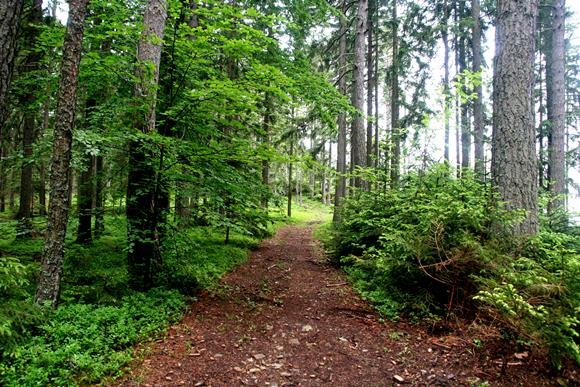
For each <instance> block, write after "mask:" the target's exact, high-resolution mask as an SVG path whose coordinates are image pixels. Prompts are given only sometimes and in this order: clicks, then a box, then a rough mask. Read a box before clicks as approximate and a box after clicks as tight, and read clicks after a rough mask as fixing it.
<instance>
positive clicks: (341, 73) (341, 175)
mask: <svg viewBox="0 0 580 387" xmlns="http://www.w3.org/2000/svg"><path fill="white" fill-rule="evenodd" d="M343 11H344V3H343ZM346 30H347V24H346V20H345V18H344V16H342V15H341V17H340V38H339V43H338V45H339V53H338V77H339V78H338V89H339V91H340V93H341V94H342V95H346ZM346 137H347V133H346V115H345V114H344V113H343V114H340V115H339V116H338V144H337V148H336V174H337V176H336V191H335V193H334V212H333V217H332V220H333V222H335V223H337V222H339V221H340V206H341V204H342V199H343V198H344V197H345V196H346Z"/></svg>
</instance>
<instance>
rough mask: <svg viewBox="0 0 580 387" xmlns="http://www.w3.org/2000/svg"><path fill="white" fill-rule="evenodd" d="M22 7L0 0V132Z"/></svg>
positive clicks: (14, 1) (17, 1) (11, 0)
mask: <svg viewBox="0 0 580 387" xmlns="http://www.w3.org/2000/svg"><path fill="white" fill-rule="evenodd" d="M23 5H24V0H0V131H2V128H3V127H4V121H5V120H6V116H7V114H6V96H7V94H8V89H9V88H10V81H11V80H12V71H13V69H14V58H15V55H16V45H17V36H18V26H19V24H20V15H21V13H22V7H23ZM0 140H1V138H0Z"/></svg>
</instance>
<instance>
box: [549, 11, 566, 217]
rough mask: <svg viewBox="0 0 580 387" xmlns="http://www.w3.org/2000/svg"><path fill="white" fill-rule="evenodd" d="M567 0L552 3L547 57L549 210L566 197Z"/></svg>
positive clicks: (560, 205) (560, 203) (559, 204)
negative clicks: (551, 197)
mask: <svg viewBox="0 0 580 387" xmlns="http://www.w3.org/2000/svg"><path fill="white" fill-rule="evenodd" d="M565 17H566V6H565V0H553V1H552V17H551V25H550V28H549V31H550V34H549V35H551V45H550V48H551V50H550V52H549V54H548V55H547V57H546V60H547V66H546V92H547V96H548V106H547V107H548V120H549V122H550V135H549V136H548V163H549V171H550V176H549V180H550V183H549V188H550V193H551V194H552V195H554V198H553V199H552V201H551V202H550V205H549V209H550V211H553V210H555V209H557V208H559V207H564V205H565V202H566V200H565V195H566V141H565V138H566V72H565V70H566V69H565V62H564V60H565V27H564V24H565ZM549 35H548V36H549Z"/></svg>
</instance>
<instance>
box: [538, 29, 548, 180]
mask: <svg viewBox="0 0 580 387" xmlns="http://www.w3.org/2000/svg"><path fill="white" fill-rule="evenodd" d="M540 28H541V26H538V29H540ZM542 35H543V34H542V33H539V34H538V39H539V45H540V46H541V45H542ZM543 73H544V67H543V66H542V52H541V51H540V52H539V55H538V77H539V78H538V83H539V91H538V94H539V95H538V105H539V106H538V112H539V117H538V120H539V122H538V146H539V149H538V182H539V189H540V190H542V189H544V188H546V187H545V186H544V165H545V162H544V153H545V148H544V135H545V133H544V132H545V130H544V127H545V123H544V110H545V107H544V77H543Z"/></svg>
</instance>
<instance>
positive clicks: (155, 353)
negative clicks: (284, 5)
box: [117, 224, 550, 386]
mask: <svg viewBox="0 0 580 387" xmlns="http://www.w3.org/2000/svg"><path fill="white" fill-rule="evenodd" d="M312 229H313V224H309V225H307V226H286V227H283V228H282V229H280V230H279V232H278V233H277V235H276V236H275V237H274V238H272V239H270V240H267V241H264V242H263V243H262V245H261V247H260V248H259V249H258V250H256V251H254V252H252V254H251V256H250V258H249V260H248V262H247V263H245V264H244V265H242V266H240V267H238V268H237V269H236V270H234V271H233V272H231V273H230V274H228V275H226V276H225V277H224V278H223V280H222V282H221V285H220V286H219V288H218V290H217V291H216V290H214V291H212V292H209V291H205V292H203V293H202V294H200V295H199V299H198V301H196V302H194V303H193V304H192V305H191V307H190V310H189V311H188V313H187V314H186V316H185V317H184V318H183V320H182V321H181V322H180V323H179V324H177V325H175V326H173V327H172V328H170V330H169V332H168V334H167V337H166V338H165V339H164V340H163V341H158V342H155V343H152V344H149V345H148V347H147V348H146V350H145V353H146V355H145V357H144V359H142V360H140V361H139V362H138V363H135V364H134V365H133V368H132V370H131V372H130V373H129V374H128V375H126V376H125V377H124V378H123V379H122V380H120V381H118V382H117V383H119V384H120V385H124V386H181V385H184V386H239V385H259V386H318V385H334V386H389V385H394V384H397V383H410V384H422V385H439V386H441V385H477V384H478V383H480V382H482V381H484V380H491V379H495V380H496V382H498V380H497V379H496V377H497V376H496V375H497V374H498V371H499V365H497V361H496V360H494V359H490V358H487V359H486V361H482V359H481V357H482V355H479V354H476V351H475V350H474V348H473V342H472V343H466V342H467V341H468V340H469V337H468V336H467V339H466V338H465V337H464V338H460V337H453V336H447V337H444V336H440V337H431V336H429V335H427V334H426V333H425V331H424V329H421V328H419V327H417V326H412V325H408V324H406V323H403V322H401V323H386V324H383V323H381V322H380V319H379V318H378V316H377V314H376V313H375V312H374V311H373V310H372V308H371V307H370V306H369V305H368V304H367V303H366V302H365V301H363V300H361V299H360V297H359V296H358V295H357V294H356V293H355V292H354V291H353V290H352V288H351V287H350V286H349V285H348V284H347V280H346V277H345V275H344V274H343V273H342V272H341V271H340V270H338V269H336V268H334V267H332V266H330V265H329V264H328V263H327V262H325V260H324V256H323V253H322V251H321V249H320V246H319V245H318V243H317V242H316V241H314V239H313V237H312ZM471 341H473V339H471ZM482 363H487V364H488V365H487V366H485V365H483V364H482ZM489 367H491V368H489ZM522 371H523V370H522V367H521V366H515V367H508V375H506V376H504V377H502V381H500V382H499V383H498V384H500V385H528V386H529V385H546V384H550V383H549V382H547V380H546V379H543V378H542V377H541V376H540V375H536V376H534V375H535V374H533V372H532V371H531V370H530V369H528V370H527V371H524V373H523V374H522ZM510 374H511V375H510ZM530 383H531V384H530ZM494 385H495V383H494Z"/></svg>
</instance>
